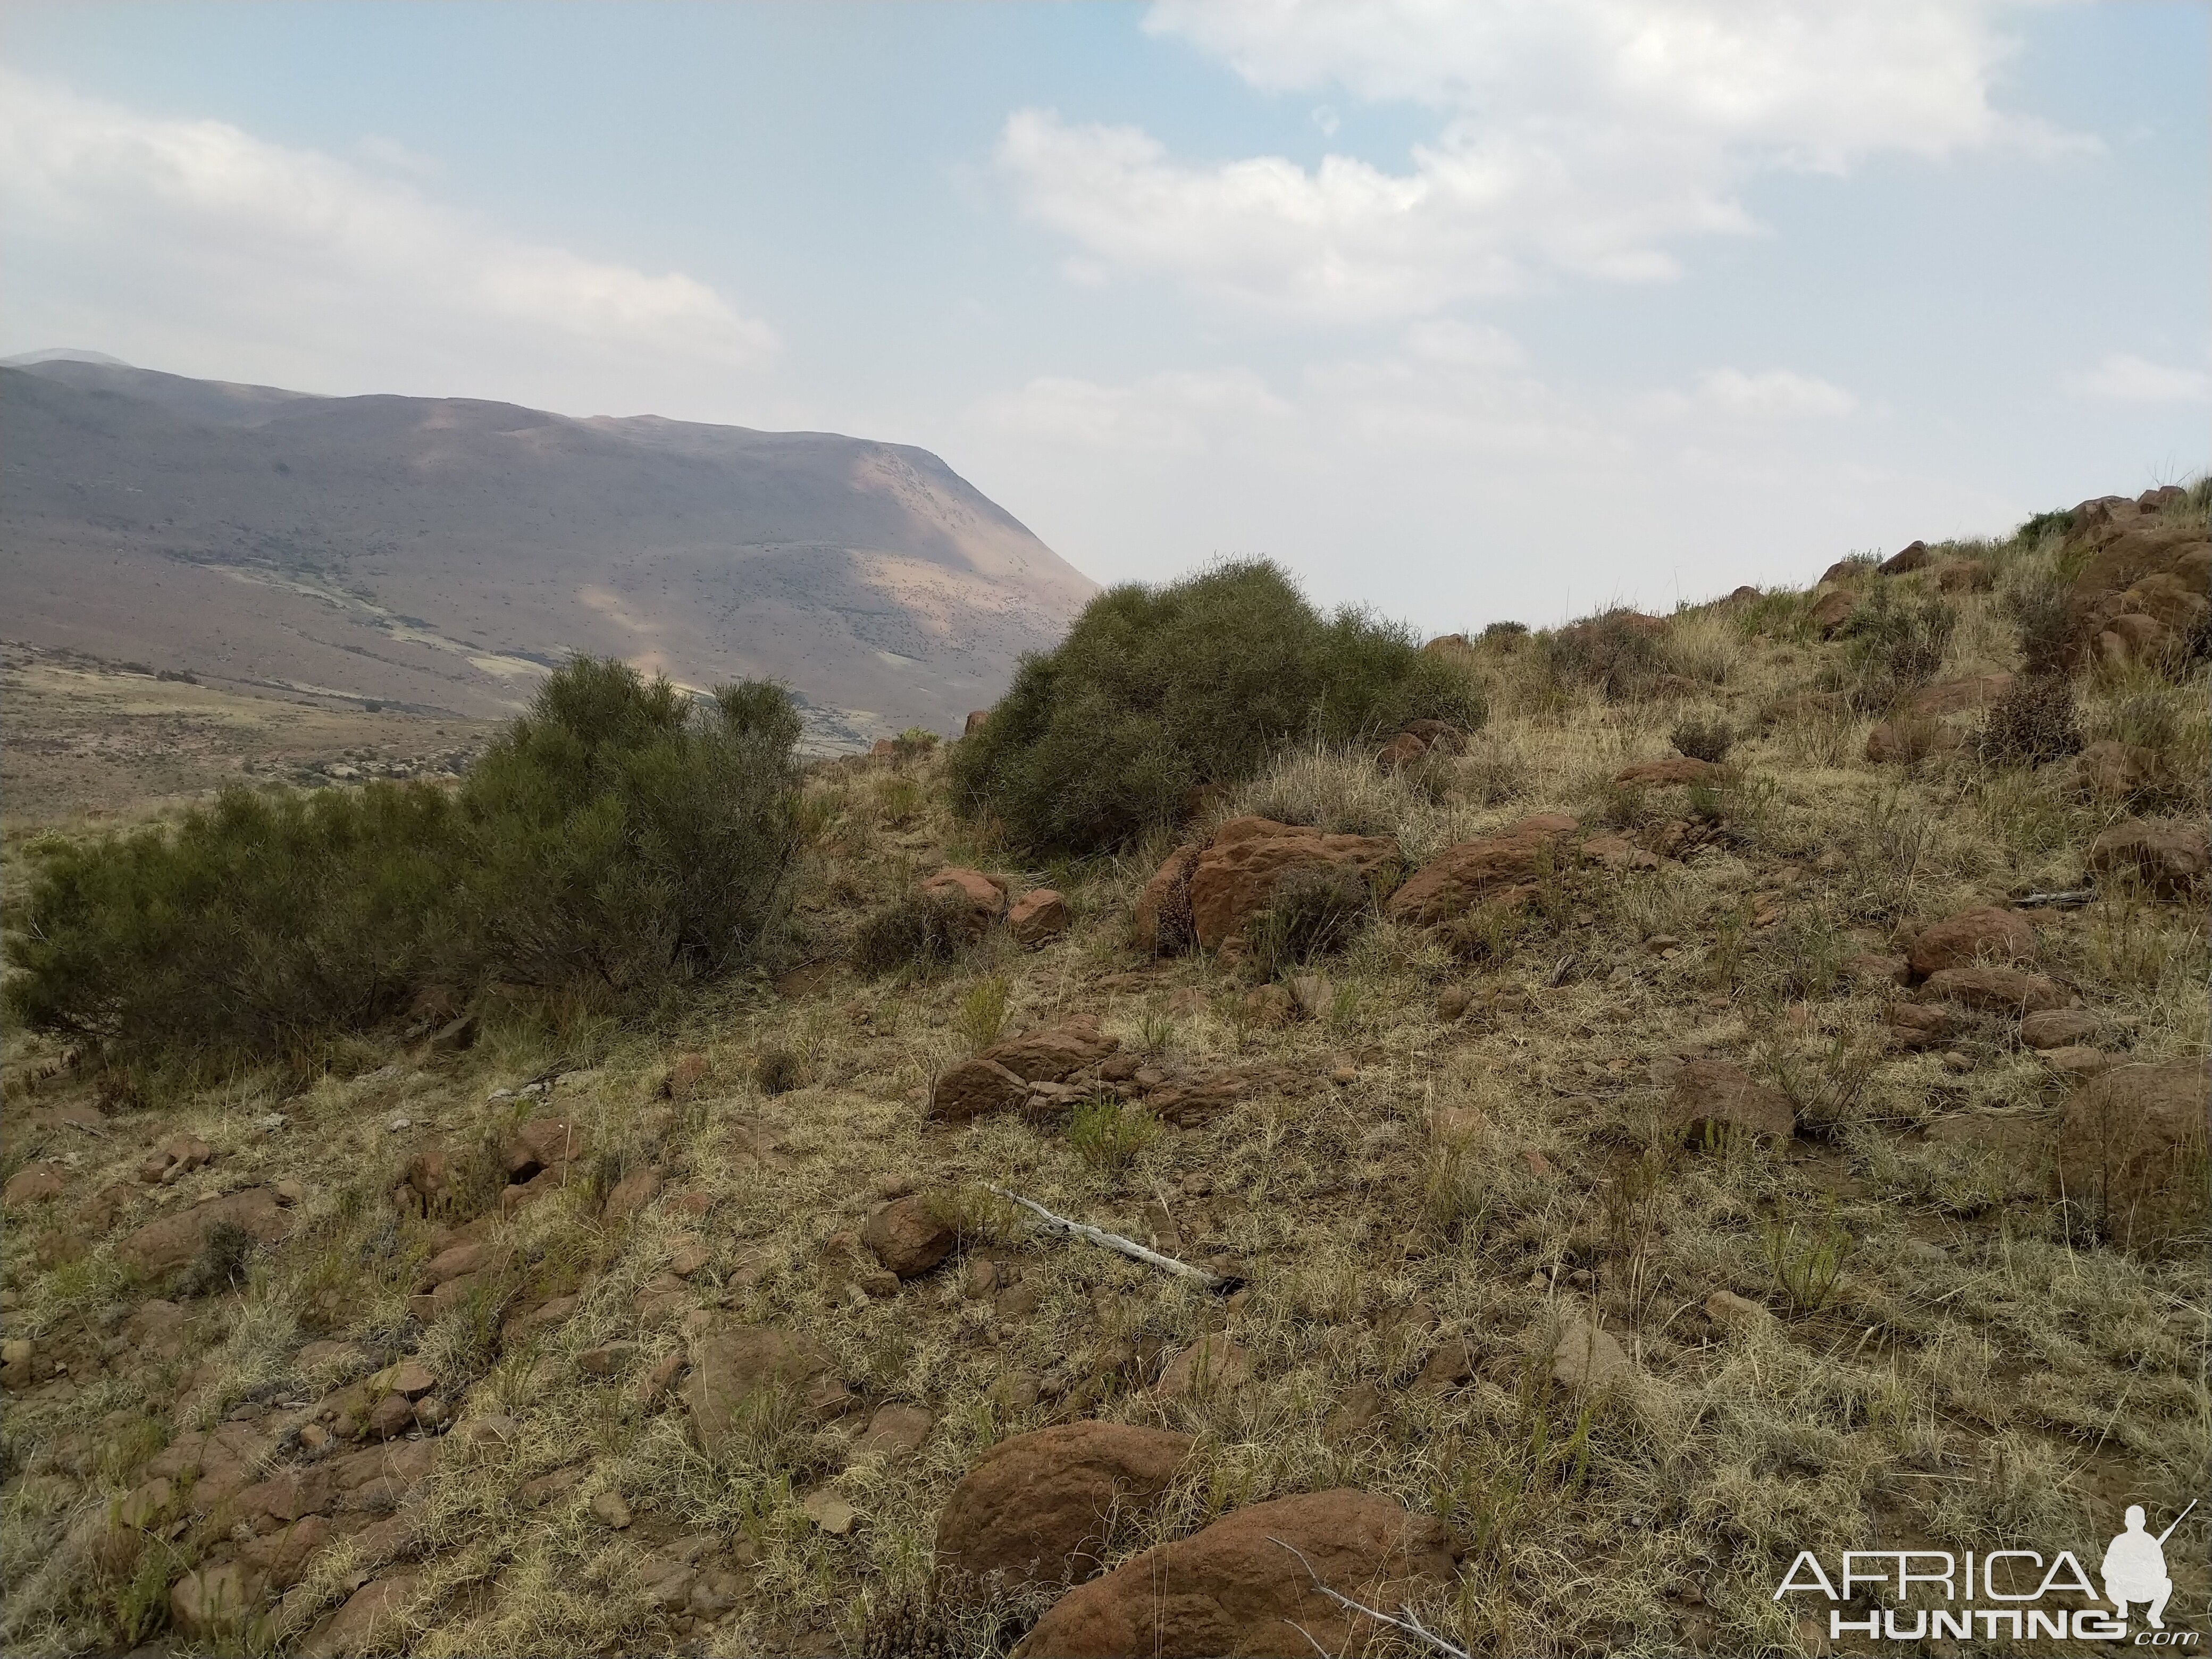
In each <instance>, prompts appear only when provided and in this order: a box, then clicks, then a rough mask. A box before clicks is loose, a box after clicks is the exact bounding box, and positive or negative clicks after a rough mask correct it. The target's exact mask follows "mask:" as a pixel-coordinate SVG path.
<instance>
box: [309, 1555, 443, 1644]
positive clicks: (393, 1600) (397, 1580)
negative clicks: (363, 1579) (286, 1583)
mask: <svg viewBox="0 0 2212 1659" xmlns="http://www.w3.org/2000/svg"><path fill="white" fill-rule="evenodd" d="M416 1582H417V1581H416V1575H415V1574H413V1573H411V1572H395V1573H389V1574H386V1576H385V1577H382V1578H372V1579H370V1580H369V1581H368V1583H366V1584H363V1585H362V1587H361V1588H360V1589H357V1590H356V1591H355V1592H354V1593H353V1595H351V1596H349V1598H347V1601H346V1604H345V1605H344V1606H343V1607H340V1608H339V1609H338V1610H337V1612H336V1613H332V1614H331V1617H330V1618H329V1619H328V1620H326V1621H325V1623H324V1624H323V1625H322V1626H320V1627H319V1628H318V1629H317V1630H316V1631H315V1632H314V1633H313V1635H311V1636H309V1637H308V1638H307V1645H306V1646H305V1647H303V1648H302V1649H301V1653H302V1654H303V1655H305V1656H306V1659H352V1656H355V1655H358V1654H371V1653H386V1652H397V1651H398V1650H399V1649H400V1646H401V1644H400V1643H399V1641H398V1633H399V1631H400V1629H401V1627H402V1621H403V1620H404V1619H405V1617H406V1613H407V1610H408V1608H409V1607H410V1606H411V1605H412V1603H413V1602H414V1600H415V1589H416Z"/></svg>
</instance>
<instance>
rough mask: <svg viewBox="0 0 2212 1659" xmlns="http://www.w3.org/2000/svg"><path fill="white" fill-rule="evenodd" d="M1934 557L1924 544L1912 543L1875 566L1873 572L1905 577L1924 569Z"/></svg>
mask: <svg viewBox="0 0 2212 1659" xmlns="http://www.w3.org/2000/svg"><path fill="white" fill-rule="evenodd" d="M1934 558H1935V555H1934V554H1933V553H1930V552H1929V550H1928V544H1927V543H1926V542H1914V543H1913V544H1911V546H1909V547H1905V548H1902V549H1899V550H1898V551H1897V552H1894V553H1893V554H1891V555H1890V556H1888V557H1887V558H1886V559H1884V560H1883V561H1882V562H1881V563H1880V564H1878V565H1876V566H1875V572H1876V574H1880V575H1884V576H1906V575H1910V574H1911V573H1912V572H1914V571H1916V570H1924V569H1926V568H1928V566H1929V562H1931V561H1933V560H1934Z"/></svg>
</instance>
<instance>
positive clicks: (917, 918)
mask: <svg viewBox="0 0 2212 1659" xmlns="http://www.w3.org/2000/svg"><path fill="white" fill-rule="evenodd" d="M974 938H975V925H974V921H973V913H972V912H971V911H970V910H969V908H968V904H967V902H966V901H965V900H964V899H962V898H959V897H957V896H952V895H948V894H944V893H909V894H908V895H907V896H905V897H904V898H902V899H899V900H896V901H895V902H892V903H890V904H887V905H885V906H884V908H882V909H880V910H878V911H877V912H876V913H875V914H874V915H872V916H870V917H869V918H868V919H867V920H866V921H863V922H862V923H861V924H860V927H859V929H858V930H857V931H856V932H855V933H854V935H853V945H852V952H851V954H852V959H853V965H854V967H855V968H857V969H860V972H862V973H864V974H870V975H880V974H891V973H896V972H897V971H898V970H899V969H902V968H913V969H918V970H920V971H922V972H925V973H926V972H927V971H928V970H929V969H932V968H940V967H943V966H944V965H945V963H949V962H951V961H953V960H954V959H956V958H957V957H959V955H960V954H961V953H962V952H963V951H965V950H967V948H968V947H969V945H970V944H971V943H972V942H973V941H974Z"/></svg>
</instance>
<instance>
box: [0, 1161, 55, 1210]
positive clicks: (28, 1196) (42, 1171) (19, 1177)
mask: <svg viewBox="0 0 2212 1659" xmlns="http://www.w3.org/2000/svg"><path fill="white" fill-rule="evenodd" d="M68 1189H69V1187H68V1182H65V1181H64V1179H63V1177H62V1171H61V1166H60V1165H58V1164H25V1165H24V1166H23V1167H22V1168H21V1169H20V1170H16V1171H15V1174H13V1175H11V1176H9V1177H8V1184H7V1186H6V1187H4V1188H0V1204H4V1205H6V1206H8V1207H9V1208H10V1209H13V1208H15V1206H18V1205H22V1204H43V1203H45V1202H46V1200H48V1199H52V1198H59V1197H60V1196H61V1195H62V1194H64V1192H66V1191H68Z"/></svg>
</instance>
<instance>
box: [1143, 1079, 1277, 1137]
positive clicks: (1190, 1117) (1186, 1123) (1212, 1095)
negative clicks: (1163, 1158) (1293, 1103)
mask: <svg viewBox="0 0 2212 1659" xmlns="http://www.w3.org/2000/svg"><path fill="white" fill-rule="evenodd" d="M1311 1080H1312V1079H1311V1074H1310V1073H1305V1072H1300V1071H1297V1070H1296V1069H1294V1068H1292V1067H1291V1066H1243V1067H1237V1066H1228V1067H1225V1068H1224V1069H1222V1070H1220V1071H1216V1072H1203V1073H1199V1074H1198V1075H1197V1076H1195V1077H1180V1078H1170V1079H1164V1080H1163V1081H1161V1082H1159V1083H1158V1084H1155V1085H1151V1086H1150V1087H1148V1088H1146V1090H1145V1091H1144V1093H1145V1104H1146V1106H1147V1107H1149V1108H1150V1109H1151V1110H1152V1115H1153V1116H1155V1117H1157V1118H1158V1119H1159V1120H1160V1121H1161V1122H1163V1123H1168V1124H1172V1125H1174V1126H1175V1127H1176V1128H1178V1129H1190V1128H1195V1127H1197V1126H1198V1125H1200V1124H1201V1123H1203V1122H1205V1121H1206V1120H1207V1119H1209V1118H1212V1117H1217V1116H1218V1115H1220V1114H1221V1113H1223V1112H1225V1111H1226V1110H1228V1109H1229V1108H1230V1107H1231V1106H1234V1105H1235V1104H1236V1103H1237V1102H1238V1101H1240V1100H1243V1098H1244V1097H1246V1096H1248V1095H1253V1094H1261V1093H1265V1092H1267V1091H1270V1090H1275V1091H1281V1092H1283V1093H1285V1094H1287V1093H1289V1092H1291V1091H1293V1090H1295V1089H1297V1088H1299V1087H1301V1086H1302V1085H1304V1084H1306V1083H1308V1082H1310V1081H1311Z"/></svg>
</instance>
